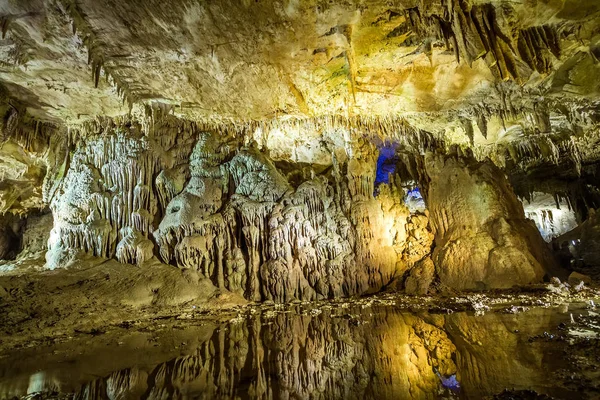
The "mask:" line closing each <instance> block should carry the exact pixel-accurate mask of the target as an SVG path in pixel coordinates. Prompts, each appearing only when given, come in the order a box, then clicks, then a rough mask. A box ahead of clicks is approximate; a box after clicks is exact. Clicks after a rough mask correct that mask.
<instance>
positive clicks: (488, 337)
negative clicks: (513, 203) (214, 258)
mask: <svg viewBox="0 0 600 400" xmlns="http://www.w3.org/2000/svg"><path fill="white" fill-rule="evenodd" d="M107 268H108V269H109V270H110V265H109V266H108V267H107V265H106V264H103V266H102V271H103V274H106V271H107ZM163 272H164V271H163ZM81 273H83V272H81ZM156 273H157V274H160V273H162V272H161V271H160V270H159V271H157V272H156ZM56 274H58V275H56V276H59V277H60V278H61V282H62V284H61V285H60V286H57V287H54V291H53V290H50V288H49V286H48V285H50V286H52V276H54V275H52V274H46V275H44V274H42V275H39V274H37V275H36V274H26V275H15V276H2V277H0V288H2V287H3V290H4V295H3V296H0V318H1V320H2V321H3V323H2V326H1V328H0V399H9V398H94V399H101V398H152V399H153V398H173V397H175V398H326V399H329V398H336V399H337V398H339V399H346V398H377V399H381V398H384V399H385V398H473V399H475V398H486V397H490V398H507V399H508V398H583V399H586V398H589V399H593V398H600V368H599V367H600V307H598V309H597V308H596V304H600V291H598V290H597V289H596V288H583V289H582V288H579V290H576V289H575V288H569V287H568V286H567V285H560V284H547V285H539V286H536V287H529V288H523V289H520V290H517V289H513V290H509V291H495V292H486V293H471V294H457V295H454V296H422V297H417V296H404V295H400V294H397V293H382V294H377V295H374V296H368V297H363V298H356V299H344V300H335V301H321V302H310V303H309V302H296V303H292V304H287V305H279V304H268V303H267V304H264V303H263V304H260V305H259V304H245V303H243V302H241V301H239V300H238V299H237V298H235V296H231V294H229V295H225V294H223V293H218V292H217V293H210V294H207V296H206V297H207V298H208V300H206V299H205V301H206V303H205V304H204V305H203V306H201V305H200V304H199V303H196V302H195V301H193V300H190V301H182V300H181V299H179V300H178V301H179V302H174V303H173V304H170V303H169V302H168V301H164V302H162V303H161V301H157V299H156V298H154V299H153V300H152V301H150V300H148V304H146V305H141V306H139V305H137V306H134V305H129V306H121V307H115V306H114V305H110V304H109V303H99V302H98V300H99V298H96V297H94V296H101V294H102V291H100V292H97V293H95V294H94V293H92V294H90V295H89V297H85V299H82V298H80V297H78V296H76V295H74V293H75V290H71V289H77V292H78V293H80V292H81V290H80V289H81V288H82V287H84V288H85V286H86V285H87V284H97V282H95V281H94V279H104V280H106V279H107V278H106V276H105V275H100V276H98V277H96V278H94V276H95V275H94V274H89V270H87V273H86V275H87V276H91V278H89V279H90V281H87V282H82V281H80V280H79V279H78V276H79V275H78V274H79V272H77V271H73V272H70V273H69V274H68V276H71V280H69V279H65V273H64V272H59V273H56ZM115 275H117V274H116V273H114V274H113V275H112V276H113V277H114V276H115ZM32 276H35V277H36V278H32ZM131 276H133V275H131ZM131 276H129V275H128V274H127V273H124V274H123V275H119V277H120V279H114V278H111V279H112V280H113V283H114V281H115V280H116V281H118V282H121V283H122V284H123V285H125V283H127V284H131V281H130V279H131ZM109 280H110V279H109ZM90 282H91V283H90ZM145 284H147V282H146V283H145ZM111 285H112V284H111ZM195 285H196V286H197V285H200V287H201V283H198V282H195ZM196 286H194V287H196ZM115 287H119V285H117V286H114V287H113V286H109V287H107V288H105V289H104V290H108V289H109V288H110V289H115ZM68 288H71V289H68ZM44 290H46V292H44V293H45V295H40V293H42V291H44ZM161 290H163V291H164V288H162V289H161ZM114 292H115V293H117V292H118V291H116V290H114ZM34 294H35V296H34ZM61 296H62V297H61ZM118 296H124V294H123V293H121V294H120V295H118ZM33 298H35V299H36V303H35V304H33V303H31V301H32V300H31V299H33ZM53 298H54V300H52V299H53ZM28 299H29V300H28ZM56 299H58V300H56ZM67 299H71V303H70V304H69V307H66V306H65V305H64V304H62V305H60V306H59V305H58V303H57V301H60V302H65V301H67ZM183 300H185V299H183ZM219 301H220V303H219ZM42 304H44V306H42ZM211 304H212V305H213V306H211ZM215 304H220V306H219V307H215V306H214V305H215ZM49 310H54V311H53V312H49ZM27 313H29V315H28V316H27V315H25V314H27ZM494 396H495V397H494ZM545 396H546V397H545ZM547 396H550V397H547Z"/></svg>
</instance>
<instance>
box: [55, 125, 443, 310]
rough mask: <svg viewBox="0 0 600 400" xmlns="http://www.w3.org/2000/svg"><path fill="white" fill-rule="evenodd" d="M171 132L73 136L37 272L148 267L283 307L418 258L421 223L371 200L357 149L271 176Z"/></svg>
mask: <svg viewBox="0 0 600 400" xmlns="http://www.w3.org/2000/svg"><path fill="white" fill-rule="evenodd" d="M177 121H178V120H176V119H170V118H165V119H163V122H161V123H160V124H158V123H157V124H154V125H152V127H150V126H144V127H142V126H138V125H136V124H135V123H132V122H131V121H121V122H120V123H113V122H111V121H109V120H98V121H96V123H95V124H92V125H90V126H88V127H87V128H86V129H85V130H82V131H81V132H80V133H79V134H78V136H77V135H76V139H73V140H76V141H77V142H76V144H75V146H74V151H73V152H72V155H71V157H70V158H69V166H68V170H67V171H66V173H65V174H64V177H63V178H62V179H60V183H58V184H57V188H56V193H55V194H54V195H53V197H52V200H51V209H52V212H53V215H54V228H53V229H52V232H51V235H50V240H49V251H48V253H47V257H46V258H47V267H48V268H57V267H64V266H67V265H68V264H69V262H70V261H72V260H74V259H77V258H78V257H81V256H82V255H83V254H87V255H93V256H96V257H105V258H116V259H117V260H119V261H121V262H124V263H136V264H138V265H142V264H143V263H144V262H145V261H147V260H149V259H150V258H152V257H153V256H155V255H157V256H158V257H159V258H160V259H161V260H162V261H163V262H165V263H168V264H172V265H174V266H176V267H178V268H182V269H192V270H194V271H199V272H200V273H201V274H202V275H203V276H205V277H206V278H209V279H211V280H212V281H213V284H214V285H215V286H217V287H219V288H221V289H227V290H229V291H231V292H235V293H239V294H241V295H244V296H245V297H246V298H247V299H250V300H255V301H260V300H273V301H276V302H286V301H291V300H294V299H300V300H314V299H321V298H331V297H340V296H350V295H355V294H361V293H367V292H374V291H378V290H381V289H382V288H384V287H385V286H386V285H388V284H389V283H390V282H392V281H393V280H395V279H396V280H400V281H402V280H403V275H404V274H405V272H406V271H408V270H409V269H410V268H412V267H413V265H415V264H416V263H417V262H419V261H420V260H421V259H422V258H423V257H425V256H426V255H427V254H429V253H430V251H431V246H432V239H433V237H432V235H431V233H430V232H429V230H428V218H427V216H426V215H425V214H423V213H420V212H415V213H412V214H411V212H410V211H409V209H408V208H407V207H406V206H405V204H404V202H403V198H404V195H405V192H404V190H403V189H402V188H401V186H399V185H396V184H395V183H394V182H393V181H392V183H391V184H390V185H383V186H381V187H379V189H378V195H377V197H375V196H374V192H375V174H376V170H375V169H376V160H377V154H378V152H377V149H376V147H375V146H374V145H373V144H371V143H370V142H369V141H368V140H365V139H361V138H359V139H354V140H350V141H349V142H348V143H347V146H346V147H342V148H341V149H340V148H338V149H336V151H335V152H333V153H332V155H331V160H330V166H329V167H328V168H325V169H322V168H321V172H320V173H316V172H315V170H314V169H312V168H310V167H308V168H307V167H306V166H298V167H293V164H292V167H289V166H288V167H287V168H286V171H287V172H284V170H280V169H279V168H277V167H276V165H275V163H274V162H273V160H272V159H271V158H270V156H269V152H268V150H267V149H266V148H263V149H259V148H258V145H257V144H256V142H254V141H253V140H252V139H245V138H244V137H243V136H240V135H237V136H235V135H233V134H227V133H224V134H221V135H219V134H218V133H215V132H213V133H209V132H204V131H200V130H198V128H197V127H196V126H195V125H191V124H187V125H186V124H185V123H184V122H181V121H179V122H177ZM173 127H174V128H173ZM169 129H171V131H169ZM244 142H246V144H244ZM427 279H428V280H427V284H425V288H424V289H421V291H423V290H425V291H426V290H427V287H428V286H429V283H431V280H432V277H431V276H429V277H428V278H427Z"/></svg>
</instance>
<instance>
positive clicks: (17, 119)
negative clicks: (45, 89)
mask: <svg viewBox="0 0 600 400" xmlns="http://www.w3.org/2000/svg"><path fill="white" fill-rule="evenodd" d="M58 131H59V130H58V128H57V127H55V126H54V125H52V124H48V123H45V122H41V121H38V120H34V119H32V118H30V117H29V116H28V115H27V114H26V112H25V111H24V110H19V109H17V108H16V107H14V106H11V105H9V106H8V107H7V108H6V112H5V113H4V116H3V119H2V123H1V124H0V144H1V143H3V142H5V141H7V140H13V141H14V142H16V143H17V144H18V145H19V146H21V147H22V148H23V149H24V150H26V151H28V152H35V153H39V154H43V153H44V152H45V151H46V150H48V147H49V144H50V138H51V137H52V136H54V135H56V134H58Z"/></svg>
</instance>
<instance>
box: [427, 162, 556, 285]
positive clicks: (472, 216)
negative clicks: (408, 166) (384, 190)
mask: <svg viewBox="0 0 600 400" xmlns="http://www.w3.org/2000/svg"><path fill="white" fill-rule="evenodd" d="M424 168H425V173H426V175H427V178H426V179H427V184H426V187H425V188H424V193H425V198H426V202H427V204H428V209H429V212H430V217H431V218H430V223H431V227H432V229H433V232H434V233H435V236H436V240H435V243H436V247H435V250H434V251H433V254H432V258H433V260H434V263H435V265H436V271H437V273H438V274H439V276H440V281H441V282H442V283H443V284H444V285H447V286H449V287H452V288H458V289H486V288H490V287H497V288H502V287H511V286H512V285H515V284H523V283H533V282H539V281H541V279H542V278H543V277H544V274H545V273H546V270H552V269H553V268H554V271H556V266H555V264H554V263H555V262H554V260H553V257H552V255H551V254H550V251H549V249H548V248H547V247H546V246H545V243H543V241H542V239H541V237H540V233H539V231H538V230H537V229H536V227H535V225H534V223H533V222H532V221H531V220H529V219H526V218H525V213H524V210H523V206H522V204H521V202H520V201H519V200H518V199H517V197H516V196H515V194H514V193H513V191H512V189H511V187H510V185H509V183H508V181H507V180H506V178H505V177H504V175H503V174H502V172H501V171H500V170H499V169H498V168H497V167H496V166H495V165H494V164H492V163H491V162H489V161H487V162H478V161H476V160H475V159H474V158H473V157H472V156H471V155H469V154H466V155H463V154H459V153H454V154H435V153H428V154H427V155H426V156H425V160H424ZM449 193H450V195H449Z"/></svg>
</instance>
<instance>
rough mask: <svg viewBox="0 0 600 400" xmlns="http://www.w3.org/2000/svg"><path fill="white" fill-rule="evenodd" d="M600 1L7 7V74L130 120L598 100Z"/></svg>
mask: <svg viewBox="0 0 600 400" xmlns="http://www.w3.org/2000/svg"><path fill="white" fill-rule="evenodd" d="M599 11H600V4H598V3H597V2H590V1H585V0H568V1H564V2H563V1H545V2H543V3H540V2H538V1H525V2H521V3H515V2H508V1H504V0H490V1H487V2H483V1H479V0H478V1H471V2H469V1H464V0H444V1H441V0H424V1H419V2H417V1H414V0H399V1H391V2H382V1H368V0H363V1H358V0H357V1H344V2H341V1H340V2H332V1H329V2H326V1H314V0H313V1H294V0H281V1H272V0H267V1H250V0H245V1H233V0H229V1H219V2H197V1H189V0H177V1H169V2H162V1H146V2H138V1H133V0H127V1H113V0H101V1H98V0H80V1H74V0H28V1H19V2H16V1H14V2H13V1H4V2H3V3H2V4H0V15H1V16H2V27H3V39H2V41H1V42H0V43H1V45H0V60H1V61H2V67H1V69H0V80H1V82H2V83H3V85H4V86H5V87H6V88H7V89H8V91H9V92H10V94H11V96H13V97H15V98H18V99H20V100H21V101H23V102H26V103H27V104H28V106H29V108H30V112H31V113H32V114H33V115H34V116H36V117H39V118H46V119H62V120H66V121H70V122H73V121H81V120H84V119H87V118H89V116H94V115H116V114H122V113H123V112H126V110H127V107H123V105H122V101H121V100H122V98H121V97H125V99H126V100H127V101H130V102H148V101H162V102H165V103H170V104H173V105H174V106H176V112H178V113H180V114H182V115H184V116H187V117H190V118H193V119H197V118H201V119H210V118H213V119H214V118H234V119H249V118H250V119H255V118H263V119H264V118H273V117H278V116H281V115H297V116H317V115H324V114H344V115H346V114H365V115H366V114H369V115H370V114H376V115H388V114H397V113H405V112H439V111H444V110H455V109H457V108H462V107H466V106H471V105H474V104H477V103H478V102H480V101H481V100H485V101H486V102H489V103H497V104H502V102H503V98H502V97H503V95H502V91H500V92H499V91H498V90H497V83H498V82H500V81H508V82H510V83H508V85H509V86H510V87H511V88H513V89H514V90H515V91H517V92H518V93H519V95H520V96H521V97H522V99H521V100H522V101H523V102H528V101H530V100H531V99H534V98H537V96H553V97H558V98H562V97H564V96H565V95H566V94H568V96H570V97H575V98H590V97H594V96H597V94H598V91H599V87H600V79H599V77H600V69H599V67H598V56H599V54H600V39H599V36H598V35H599V34H600V29H599V28H598V27H599V26H600V24H598V21H599V16H598V15H599V14H598V13H599ZM73 32H75V33H73ZM104 78H108V79H104ZM96 83H97V85H98V88H95V87H94V86H95V84H96Z"/></svg>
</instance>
